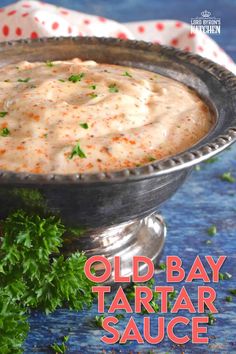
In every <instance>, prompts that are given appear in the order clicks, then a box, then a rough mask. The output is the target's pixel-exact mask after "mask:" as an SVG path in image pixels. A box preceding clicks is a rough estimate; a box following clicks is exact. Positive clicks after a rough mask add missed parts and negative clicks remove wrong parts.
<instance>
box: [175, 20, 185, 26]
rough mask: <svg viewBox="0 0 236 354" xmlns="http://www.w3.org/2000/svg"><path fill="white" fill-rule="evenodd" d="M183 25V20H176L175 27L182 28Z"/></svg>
mask: <svg viewBox="0 0 236 354" xmlns="http://www.w3.org/2000/svg"><path fill="white" fill-rule="evenodd" d="M182 26H183V23H182V22H179V21H177V22H175V27H177V28H180V27H182Z"/></svg>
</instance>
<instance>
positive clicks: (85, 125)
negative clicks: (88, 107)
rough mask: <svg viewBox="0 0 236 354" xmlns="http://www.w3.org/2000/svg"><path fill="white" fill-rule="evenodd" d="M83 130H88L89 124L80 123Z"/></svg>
mask: <svg viewBox="0 0 236 354" xmlns="http://www.w3.org/2000/svg"><path fill="white" fill-rule="evenodd" d="M80 126H81V128H84V129H88V123H80Z"/></svg>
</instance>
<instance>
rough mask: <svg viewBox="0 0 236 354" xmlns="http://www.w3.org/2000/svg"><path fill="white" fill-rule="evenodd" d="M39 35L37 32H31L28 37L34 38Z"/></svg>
mask: <svg viewBox="0 0 236 354" xmlns="http://www.w3.org/2000/svg"><path fill="white" fill-rule="evenodd" d="M38 37H39V36H38V33H37V32H32V33H31V35H30V38H32V39H36V38H38Z"/></svg>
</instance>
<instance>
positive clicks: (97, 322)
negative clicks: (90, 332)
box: [94, 315, 105, 328]
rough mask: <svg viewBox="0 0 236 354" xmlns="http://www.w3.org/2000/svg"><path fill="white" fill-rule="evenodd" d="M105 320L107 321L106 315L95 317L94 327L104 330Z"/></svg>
mask: <svg viewBox="0 0 236 354" xmlns="http://www.w3.org/2000/svg"><path fill="white" fill-rule="evenodd" d="M104 319H105V315H100V316H98V315H97V316H95V319H94V325H95V326H96V327H99V328H103V327H102V323H103V321H104Z"/></svg>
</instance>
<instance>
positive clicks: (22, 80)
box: [17, 77, 31, 82]
mask: <svg viewBox="0 0 236 354" xmlns="http://www.w3.org/2000/svg"><path fill="white" fill-rule="evenodd" d="M30 80H31V78H30V77H27V78H26V79H18V80H17V81H18V82H29V81H30Z"/></svg>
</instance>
